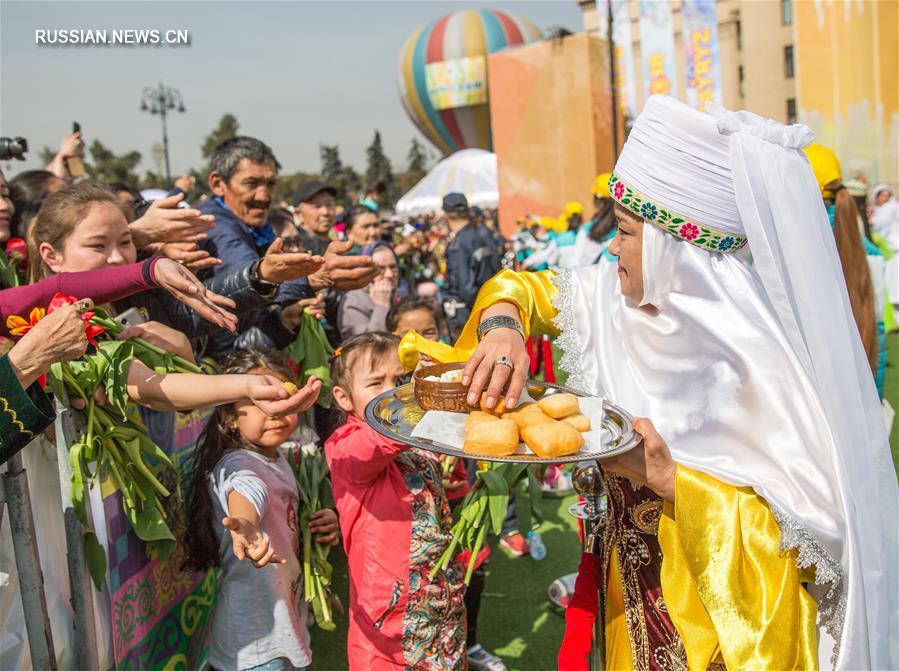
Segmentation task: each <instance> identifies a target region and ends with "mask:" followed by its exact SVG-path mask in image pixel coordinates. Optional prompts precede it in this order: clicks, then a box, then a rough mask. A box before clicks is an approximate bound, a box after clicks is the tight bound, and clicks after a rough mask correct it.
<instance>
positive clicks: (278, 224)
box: [265, 207, 294, 236]
mask: <svg viewBox="0 0 899 671" xmlns="http://www.w3.org/2000/svg"><path fill="white" fill-rule="evenodd" d="M265 223H267V224H268V225H269V226H271V227H272V228H273V229H275V233H276V234H277V235H279V236H283V235H284V231H285V229H286V230H288V231H292V230H293V226H294V221H293V212H291V211H290V210H288V209H287V208H286V207H276V208H273V209H271V210H269V213H268V218H267V219H266V220H265Z"/></svg>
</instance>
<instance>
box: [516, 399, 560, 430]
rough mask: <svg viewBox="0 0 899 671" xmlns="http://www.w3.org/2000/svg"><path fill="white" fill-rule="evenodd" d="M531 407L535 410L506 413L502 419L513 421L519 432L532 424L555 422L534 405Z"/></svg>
mask: <svg viewBox="0 0 899 671" xmlns="http://www.w3.org/2000/svg"><path fill="white" fill-rule="evenodd" d="M531 405H533V406H534V408H536V410H525V409H522V410H516V411H514V412H507V413H506V414H505V415H503V419H511V420H513V421H514V422H515V423H516V424H517V425H518V430H519V431H523V430H524V429H526V428H527V427H529V426H533V425H534V424H550V423H552V422H555V421H556V420H554V419H553V418H552V417H550V416H549V415H547V414H546V413H545V412H543V411H542V410H541V409H540V408H539V407H537V404H536V403H532V404H531Z"/></svg>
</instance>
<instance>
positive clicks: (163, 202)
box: [128, 193, 215, 249]
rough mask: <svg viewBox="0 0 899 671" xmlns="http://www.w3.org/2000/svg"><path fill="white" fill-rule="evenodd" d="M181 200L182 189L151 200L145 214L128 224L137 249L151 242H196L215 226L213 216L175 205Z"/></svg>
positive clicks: (182, 198) (182, 195)
mask: <svg viewBox="0 0 899 671" xmlns="http://www.w3.org/2000/svg"><path fill="white" fill-rule="evenodd" d="M182 200H184V194H183V193H179V194H176V195H174V196H169V197H168V198H160V199H159V200H154V201H153V202H152V203H150V207H149V208H147V211H146V212H145V213H144V216H142V217H141V218H140V219H135V220H134V221H132V222H131V223H130V224H129V225H128V228H130V229H131V233H132V235H133V236H134V245H135V246H136V247H137V248H138V249H143V248H144V247H146V246H147V245H149V244H152V243H154V242H197V241H199V240H202V239H203V238H205V237H206V231H208V230H209V229H210V228H212V227H213V226H215V216H214V215H212V214H203V213H202V212H200V210H195V209H193V208H191V207H178V203H180V202H181V201H182Z"/></svg>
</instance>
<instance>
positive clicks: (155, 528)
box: [132, 497, 175, 541]
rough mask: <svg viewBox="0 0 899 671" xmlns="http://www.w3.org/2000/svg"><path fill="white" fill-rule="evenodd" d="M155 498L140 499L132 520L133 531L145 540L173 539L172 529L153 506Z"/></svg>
mask: <svg viewBox="0 0 899 671" xmlns="http://www.w3.org/2000/svg"><path fill="white" fill-rule="evenodd" d="M155 500H156V499H155V498H154V497H150V498H148V499H146V500H145V501H142V502H141V503H140V504H139V505H138V508H137V509H136V510H135V516H134V519H133V520H132V526H133V527H134V533H136V534H137V537H138V538H140V539H141V540H145V541H159V540H171V541H174V540H175V536H174V535H173V534H172V530H171V529H169V526H168V524H166V522H165V520H164V519H163V518H162V514H161V513H160V512H159V510H158V509H157V508H156V506H155V503H154V502H155Z"/></svg>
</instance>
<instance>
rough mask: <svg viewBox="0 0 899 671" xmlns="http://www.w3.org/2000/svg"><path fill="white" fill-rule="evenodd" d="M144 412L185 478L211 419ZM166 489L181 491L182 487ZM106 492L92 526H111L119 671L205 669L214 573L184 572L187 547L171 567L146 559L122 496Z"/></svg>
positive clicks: (200, 414) (110, 580)
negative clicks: (101, 519)
mask: <svg viewBox="0 0 899 671" xmlns="http://www.w3.org/2000/svg"><path fill="white" fill-rule="evenodd" d="M139 410H140V413H141V419H142V420H143V422H144V424H145V425H146V427H147V431H148V434H149V435H150V437H151V438H152V439H153V441H154V442H155V443H156V444H157V445H159V446H160V447H162V448H163V450H165V452H166V453H167V454H168V455H169V456H170V457H171V458H172V461H173V462H175V465H176V466H177V468H178V472H179V473H181V474H185V473H186V472H187V471H188V466H189V460H190V458H191V456H192V454H193V451H194V447H195V446H196V442H197V438H198V437H199V436H200V433H201V432H202V431H203V427H204V426H205V425H206V420H207V419H208V416H209V411H202V410H195V411H193V412H191V413H171V412H165V413H163V412H156V411H153V410H148V409H147V408H139ZM166 484H167V485H168V486H170V487H175V486H177V484H178V483H175V482H167V483H166ZM101 490H102V502H101V503H100V506H101V508H100V510H96V509H95V510H94V513H95V517H94V519H95V521H97V520H98V518H99V517H101V516H102V517H104V518H105V536H106V543H105V545H106V556H107V559H108V568H107V574H106V579H107V586H108V588H109V594H110V595H111V596H110V614H111V620H112V622H111V625H112V643H113V655H114V659H115V669H116V671H131V670H133V669H142V670H146V671H170V670H174V669H198V668H200V667H201V666H202V663H203V661H204V659H205V657H206V651H207V638H208V631H209V627H210V626H211V618H210V615H211V613H212V609H213V607H214V605H215V596H216V585H217V572H216V570H215V569H212V570H210V571H207V572H206V573H191V572H185V571H182V570H181V566H180V565H181V562H182V561H184V559H185V555H184V547H183V546H182V545H179V546H178V547H177V548H176V550H175V551H174V552H173V553H172V555H171V556H170V557H167V558H165V559H163V558H161V557H149V556H147V550H146V545H145V544H144V542H143V541H142V540H140V539H139V538H138V537H137V536H136V535H135V533H134V532H133V531H132V530H131V526H130V525H129V523H128V521H127V520H126V518H125V514H124V512H123V511H122V500H121V494H119V492H118V491H117V490H116V489H115V487H114V486H113V485H112V483H111V482H110V481H109V480H105V481H104V482H103V485H102V487H101ZM92 496H93V493H92ZM101 511H102V512H101ZM97 512H101V514H100V515H96V513H97Z"/></svg>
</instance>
